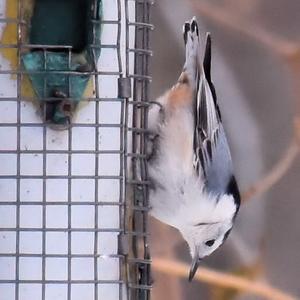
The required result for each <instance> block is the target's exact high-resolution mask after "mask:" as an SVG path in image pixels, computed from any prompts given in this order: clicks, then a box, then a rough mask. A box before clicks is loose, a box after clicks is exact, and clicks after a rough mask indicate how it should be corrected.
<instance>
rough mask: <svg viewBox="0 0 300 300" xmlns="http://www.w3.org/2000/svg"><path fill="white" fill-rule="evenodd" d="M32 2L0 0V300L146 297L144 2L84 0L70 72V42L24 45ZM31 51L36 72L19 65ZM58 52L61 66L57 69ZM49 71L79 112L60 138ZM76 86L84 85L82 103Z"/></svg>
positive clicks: (148, 27)
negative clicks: (79, 63)
mask: <svg viewBox="0 0 300 300" xmlns="http://www.w3.org/2000/svg"><path fill="white" fill-rule="evenodd" d="M37 2H39V0H35V1H33V0H6V1H5V0H0V38H1V40H0V299H1V300H50V299H51V300H53V299H56V300H82V299H84V300H92V299H93V300H99V299H113V300H115V299H149V298H150V288H151V281H150V279H151V278H150V254H149V249H148V241H147V238H148V230H147V211H148V202H147V193H148V191H147V189H148V185H149V182H148V180H147V168H146V164H145V160H146V149H145V137H146V134H147V109H148V89H149V82H150V79H151V78H150V77H149V72H148V64H149V57H150V56H151V51H150V50H149V32H150V30H151V29H152V26H151V25H150V21H149V18H150V16H149V14H150V7H151V2H150V1H148V0H101V1H100V0H92V1H90V3H91V6H90V9H91V15H90V17H89V19H88V22H89V26H88V27H89V28H91V29H90V30H91V31H90V33H89V34H91V37H92V40H91V42H90V44H89V45H88V50H87V52H88V53H89V54H90V57H91V58H92V60H91V62H90V63H91V67H90V68H83V69H73V68H72V64H73V62H74V57H75V55H74V51H75V50H74V46H73V45H70V44H61V45H55V46H53V45H50V44H49V45H48V44H32V43H30V41H29V40H28V35H29V34H30V31H31V30H33V29H32V24H31V21H30V20H31V18H32V14H33V13H34V9H33V7H34V5H35V4H36V3H37ZM41 2H43V1H40V3H41ZM44 2H47V1H44ZM54 2H55V1H54ZM56 2H57V1H56ZM58 2H59V1H58ZM66 2H68V1H66ZM79 2H80V1H79ZM47 30H51V28H47ZM97 33H98V34H100V35H101V38H98V37H97ZM37 52H39V53H41V62H42V68H41V69H39V70H33V69H30V68H28V66H27V67H26V63H25V62H24V56H25V55H27V54H28V53H29V54H30V55H31V54H32V53H37ZM58 52H59V53H60V52H62V53H64V55H65V57H66V58H67V66H66V67H65V69H59V70H53V69H51V68H49V65H47V64H50V61H51V59H50V58H51V57H54V56H53V55H56V54H57V53H58ZM100 52H101V54H100ZM99 54H100V57H99ZM32 55H33V54H32ZM76 57H78V56H76ZM80 59H81V58H80ZM50 69H51V70H50ZM50 71H51V76H52V75H53V76H54V78H58V77H59V76H63V78H64V82H66V83H67V89H66V90H65V91H64V93H63V95H64V100H63V101H69V102H67V103H72V105H73V103H75V104H76V110H75V113H74V114H73V115H72V116H71V114H70V123H68V124H67V126H65V128H64V130H57V127H56V128H53V126H52V125H53V124H52V125H51V120H49V118H48V116H47V114H48V109H49V105H50V107H52V108H53V107H56V106H55V105H57V103H58V101H61V99H57V98H56V97H55V95H54V94H48V93H47V89H49V86H50V83H49V81H50V79H49V76H48V73H49V72H50ZM39 78H41V81H42V87H43V88H42V96H41V94H39V93H38V92H37V88H35V87H36V86H37V79H39ZM74 78H75V79H76V78H79V79H80V78H81V79H84V80H85V79H86V82H87V85H86V88H85V89H84V93H83V95H82V96H81V97H80V101H79V100H78V99H76V101H77V102H76V101H74V99H73V98H74V97H75V96H73V95H74V93H75V92H74V90H75V89H76V88H77V86H76V85H74V84H73V83H74V80H75V79H74ZM63 103H65V102H63ZM63 107H64V108H65V106H63ZM72 107H73V106H72ZM69 109H70V107H69V106H67V108H66V111H65V113H67V112H69Z"/></svg>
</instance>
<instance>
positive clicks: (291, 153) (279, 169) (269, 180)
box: [242, 137, 299, 203]
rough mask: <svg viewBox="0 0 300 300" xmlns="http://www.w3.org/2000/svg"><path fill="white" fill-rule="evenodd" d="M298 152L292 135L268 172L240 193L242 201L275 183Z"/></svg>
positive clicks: (260, 192) (264, 190)
mask: <svg viewBox="0 0 300 300" xmlns="http://www.w3.org/2000/svg"><path fill="white" fill-rule="evenodd" d="M298 154H299V146H298V142H297V140H296V139H295V138H294V137H293V139H292V141H291V143H290V145H289V146H288V148H287V149H286V151H285V152H284V154H283V155H282V158H281V159H280V160H279V161H278V162H277V163H276V164H275V165H274V166H273V168H272V169H271V170H270V171H269V173H268V174H267V175H265V176H264V177H263V178H262V179H260V180H258V181H257V182H256V183H255V184H253V185H252V186H250V188H248V189H247V190H246V191H245V192H243V193H242V201H243V203H245V202H246V201H248V200H249V199H250V198H252V197H254V196H255V197H257V196H260V195H261V194H263V193H265V192H266V191H268V190H269V189H270V188H271V187H272V186H273V185H275V184H276V183H277V182H278V181H279V180H280V179H281V178H282V177H283V176H284V175H285V174H286V173H287V171H288V170H289V169H290V167H291V166H292V164H293V162H294V161H295V159H296V158H297V156H298Z"/></svg>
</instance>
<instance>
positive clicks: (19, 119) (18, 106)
mask: <svg viewBox="0 0 300 300" xmlns="http://www.w3.org/2000/svg"><path fill="white" fill-rule="evenodd" d="M21 16H22V1H21V0H18V12H17V21H18V24H17V30H18V32H17V39H18V40H17V45H18V47H17V62H18V67H19V66H20V65H21V53H20V51H21V50H20V49H21V48H20V45H21V43H22V40H21V35H22V26H21V23H20V20H21ZM21 82H22V74H21V73H20V74H17V99H18V101H17V174H16V177H17V186H16V193H17V195H16V200H17V204H16V262H15V264H16V265H15V268H16V274H15V281H16V283H15V284H16V286H15V300H19V288H20V286H19V280H20V278H19V277H20V274H19V271H20V270H19V269H20V231H19V229H20V161H21V156H20V137H21V134H20V132H21V96H22V95H21V94H22V91H21Z"/></svg>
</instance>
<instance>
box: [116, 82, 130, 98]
mask: <svg viewBox="0 0 300 300" xmlns="http://www.w3.org/2000/svg"><path fill="white" fill-rule="evenodd" d="M118 97H119V98H130V97H131V79H130V78H129V77H125V78H124V77H122V78H119V79H118Z"/></svg>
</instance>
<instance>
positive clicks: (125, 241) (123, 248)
mask: <svg viewBox="0 0 300 300" xmlns="http://www.w3.org/2000/svg"><path fill="white" fill-rule="evenodd" d="M118 254H119V255H128V254H129V236H128V234H126V233H120V234H119V235H118Z"/></svg>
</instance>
